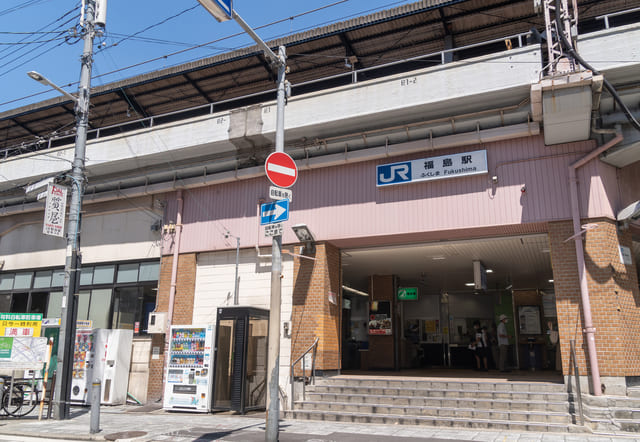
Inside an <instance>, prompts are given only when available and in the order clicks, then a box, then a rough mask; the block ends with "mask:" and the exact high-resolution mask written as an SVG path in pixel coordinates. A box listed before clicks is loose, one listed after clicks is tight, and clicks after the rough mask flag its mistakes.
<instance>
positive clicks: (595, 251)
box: [549, 218, 640, 393]
mask: <svg viewBox="0 0 640 442" xmlns="http://www.w3.org/2000/svg"><path fill="white" fill-rule="evenodd" d="M586 222H589V223H596V224H598V227H597V228H595V229H592V230H589V231H587V232H586V233H585V234H584V235H583V237H584V252H585V264H586V270H587V280H588V284H589V297H590V300H591V311H592V316H593V323H594V326H595V328H596V335H595V336H596V348H597V352H598V365H599V368H600V376H601V377H602V378H603V383H604V384H605V385H607V386H609V384H611V385H612V386H613V385H614V384H615V383H616V382H617V383H618V384H619V385H622V382H623V381H624V377H625V376H638V375H640V340H639V339H638V336H640V291H639V289H638V277H637V273H636V270H635V267H634V266H633V265H624V264H623V263H622V262H621V261H620V255H619V246H627V247H631V234H630V233H629V232H628V231H619V230H618V227H617V226H616V222H615V221H613V220H610V219H605V218H599V219H591V220H583V224H584V223H586ZM572 235H573V226H572V223H571V221H561V222H552V223H549V240H550V246H551V260H552V265H553V275H554V284H555V293H556V304H557V309H558V328H559V332H560V343H561V351H562V371H563V373H564V374H565V375H567V374H569V355H570V347H569V345H570V344H569V340H570V339H575V341H576V350H577V360H578V364H579V368H580V370H581V374H584V375H586V374H589V371H588V370H589V367H588V363H587V358H586V354H585V351H586V345H584V343H583V337H584V335H583V333H582V329H583V327H584V324H583V319H582V304H581V298H580V283H579V280H578V267H577V259H576V253H575V244H574V242H573V240H570V241H567V242H564V241H565V240H566V239H567V238H568V237H570V236H572ZM605 378H609V379H608V380H607V379H605ZM611 378H618V379H617V381H616V380H612V379H611ZM606 393H612V391H611V390H610V389H609V388H608V389H607V391H606Z"/></svg>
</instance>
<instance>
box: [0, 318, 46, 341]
mask: <svg viewBox="0 0 640 442" xmlns="http://www.w3.org/2000/svg"><path fill="white" fill-rule="evenodd" d="M41 326H42V313H0V336H12V337H14V338H27V337H38V336H40V328H41Z"/></svg>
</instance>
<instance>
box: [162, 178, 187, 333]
mask: <svg viewBox="0 0 640 442" xmlns="http://www.w3.org/2000/svg"><path fill="white" fill-rule="evenodd" d="M176 200H177V201H178V210H177V214H176V234H175V243H174V245H173V262H172V263H171V288H170V289H169V310H168V312H167V332H166V340H165V343H166V345H169V340H170V338H171V324H173V305H174V303H175V301H176V285H177V280H178V257H179V256H180V239H181V237H182V205H183V201H182V189H178V191H177V196H176Z"/></svg>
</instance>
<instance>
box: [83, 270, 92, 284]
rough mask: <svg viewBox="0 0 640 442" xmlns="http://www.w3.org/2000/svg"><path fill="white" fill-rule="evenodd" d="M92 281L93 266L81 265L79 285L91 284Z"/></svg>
mask: <svg viewBox="0 0 640 442" xmlns="http://www.w3.org/2000/svg"><path fill="white" fill-rule="evenodd" d="M92 283H93V267H83V268H82V273H80V285H91V284H92Z"/></svg>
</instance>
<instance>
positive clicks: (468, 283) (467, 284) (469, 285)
mask: <svg viewBox="0 0 640 442" xmlns="http://www.w3.org/2000/svg"><path fill="white" fill-rule="evenodd" d="M464 285H466V286H467V287H474V286H475V285H476V283H475V282H465V283H464Z"/></svg>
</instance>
